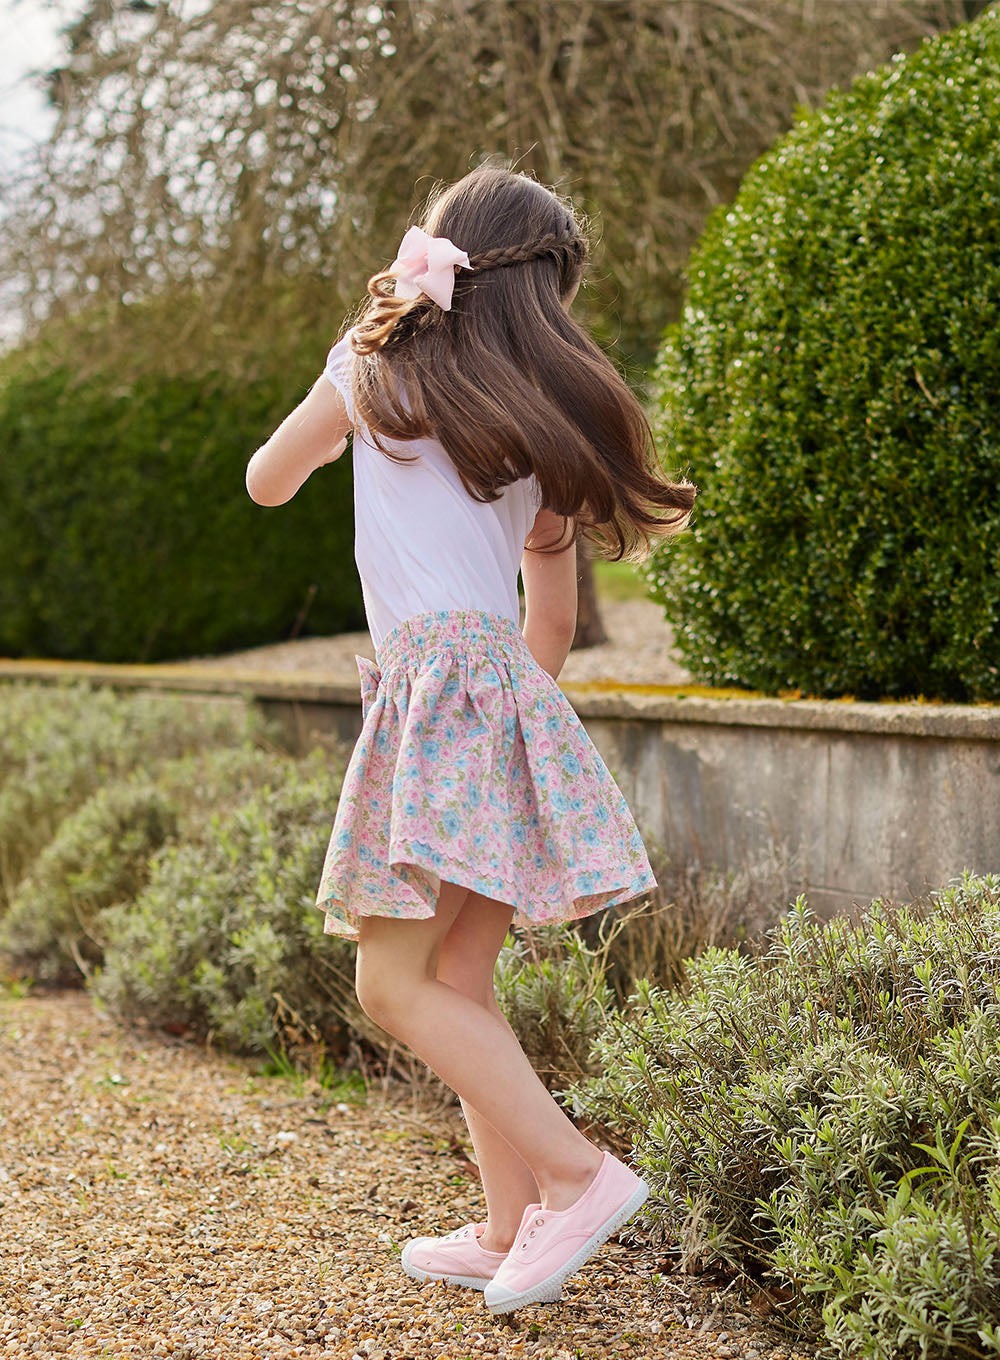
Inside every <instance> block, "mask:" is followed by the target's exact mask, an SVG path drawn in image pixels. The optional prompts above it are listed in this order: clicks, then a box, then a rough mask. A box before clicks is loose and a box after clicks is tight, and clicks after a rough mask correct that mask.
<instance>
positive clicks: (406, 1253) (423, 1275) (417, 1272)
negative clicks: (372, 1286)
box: [399, 1238, 492, 1291]
mask: <svg viewBox="0 0 1000 1360" xmlns="http://www.w3.org/2000/svg"><path fill="white" fill-rule="evenodd" d="M419 1240H420V1239H419V1238H417V1239H414V1240H413V1241H411V1242H407V1244H406V1246H405V1247H404V1248H403V1250H402V1252H401V1254H400V1257H399V1263H400V1265H401V1266H402V1267H403V1269H404V1270H405V1271H406V1273H407V1275H409V1276H411V1277H412V1278H413V1279H414V1280H420V1281H421V1282H423V1281H424V1280H444V1282H445V1284H462V1285H465V1286H466V1288H467V1289H478V1290H480V1291H482V1290H484V1289H485V1288H486V1286H487V1285H488V1284H491V1283H492V1281H491V1280H488V1279H486V1277H485V1276H484V1275H439V1274H437V1272H436V1271H433V1270H421V1269H420V1267H419V1266H415V1265H413V1263H412V1262H411V1260H410V1251H411V1248H413V1247H415V1246H416V1245H417V1242H418V1241H419Z"/></svg>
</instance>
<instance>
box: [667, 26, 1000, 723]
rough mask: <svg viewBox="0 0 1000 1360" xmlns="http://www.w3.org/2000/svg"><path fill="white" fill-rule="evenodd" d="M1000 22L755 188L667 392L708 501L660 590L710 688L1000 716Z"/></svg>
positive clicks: (815, 141) (872, 92) (816, 126)
mask: <svg viewBox="0 0 1000 1360" xmlns="http://www.w3.org/2000/svg"><path fill="white" fill-rule="evenodd" d="M998 307H1000V14H998V13H996V12H990V13H988V14H986V15H984V16H983V17H982V18H981V19H980V20H979V21H977V22H976V23H974V24H971V25H968V26H966V27H964V28H961V29H957V30H955V31H954V32H952V33H949V34H947V35H946V36H944V37H941V38H938V39H935V40H933V41H930V42H927V43H925V44H924V45H923V46H922V47H921V48H920V49H919V50H918V51H916V52H915V53H913V54H912V55H910V56H908V57H905V58H897V59H895V60H894V61H893V62H892V63H891V64H890V65H888V66H886V67H884V68H882V69H881V70H879V71H876V72H875V73H873V74H870V75H867V76H864V77H863V78H861V79H860V80H858V81H857V82H855V84H854V85H853V86H852V87H851V88H850V89H849V90H847V91H846V92H841V93H836V94H834V95H833V96H832V97H831V98H830V99H829V100H828V102H827V103H826V105H825V107H824V108H823V109H821V110H820V111H819V112H816V113H811V114H805V115H803V116H801V117H800V118H799V120H798V122H797V124H796V126H795V127H794V128H793V130H792V131H791V132H790V133H789V134H788V135H787V136H786V137H785V138H784V139H783V140H782V141H781V142H779V143H778V144H777V146H776V147H775V148H774V149H773V150H772V151H771V152H769V153H768V154H767V155H766V156H765V157H763V158H762V159H761V160H760V161H759V162H758V163H757V164H756V165H755V166H754V167H753V169H752V170H751V171H750V173H749V174H748V175H747V177H746V179H745V180H744V183H743V185H742V188H741V190H740V193H739V195H738V196H737V199H736V201H735V203H734V204H733V205H732V207H730V208H728V209H723V210H719V211H718V212H717V213H716V214H715V216H714V217H713V218H712V220H711V221H710V223H709V226H708V229H707V231H706V233H705V235H704V237H703V239H702V242H701V244H700V246H699V247H698V249H697V250H696V252H695V254H694V256H693V258H692V261H691V264H690V267H689V293H688V298H687V303H686V307H685V311H684V315H683V318H682V320H681V322H680V323H679V325H678V326H677V327H676V328H675V329H674V330H673V332H671V333H670V334H669V335H668V337H667V339H666V341H665V344H664V347H663V350H662V352H661V356H660V361H659V364H658V368H657V371H656V374H655V376H654V383H653V393H654V405H655V407H656V414H655V416H654V419H655V422H656V425H657V427H658V434H659V435H660V436H661V439H662V443H663V445H664V447H665V448H666V449H667V450H668V451H669V460H670V463H671V465H674V464H676V463H678V462H679V463H682V464H687V465H688V466H689V468H690V474H691V476H692V479H693V480H694V481H695V482H697V483H698V485H699V487H700V488H701V495H700V498H699V501H698V505H697V508H696V515H695V521H694V524H693V527H692V529H691V532H690V533H688V534H686V535H684V536H683V537H682V539H681V540H678V541H676V542H674V543H672V544H670V546H669V547H667V548H666V549H664V551H662V552H661V553H660V554H659V555H658V556H657V557H656V558H654V560H653V563H652V567H651V580H652V583H653V585H654V589H655V591H656V593H657V595H658V598H659V599H660V600H661V601H662V602H663V604H664V607H665V609H666V612H667V614H668V616H669V618H670V619H671V620H672V621H673V623H674V624H675V628H676V637H677V644H678V646H679V648H680V651H681V653H682V654H683V656H684V658H685V660H686V662H687V664H688V665H689V667H690V668H691V669H692V671H693V672H694V673H695V674H696V675H698V676H699V677H700V678H702V679H703V680H706V681H708V682H710V683H713V684H734V683H735V684H740V685H746V686H751V687H754V688H758V689H764V690H770V691H776V690H783V689H799V690H803V691H806V692H810V693H814V694H821V695H840V694H854V695H856V696H857V697H863V698H874V697H880V696H886V697H888V696H894V697H908V696H915V695H919V694H923V695H925V696H928V697H932V696H933V697H939V698H951V699H957V700H982V699H997V698H1000V406H998V404H997V398H996V394H997V392H998V391H1000V329H998V327H997V313H998Z"/></svg>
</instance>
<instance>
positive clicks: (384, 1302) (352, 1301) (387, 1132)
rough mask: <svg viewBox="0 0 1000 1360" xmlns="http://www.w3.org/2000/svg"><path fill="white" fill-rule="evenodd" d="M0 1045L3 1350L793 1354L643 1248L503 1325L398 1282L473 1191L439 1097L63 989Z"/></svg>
mask: <svg viewBox="0 0 1000 1360" xmlns="http://www.w3.org/2000/svg"><path fill="white" fill-rule="evenodd" d="M0 1052H2V1054H3V1063H2V1065H0V1212H2V1215H3V1233H2V1240H0V1272H2V1273H0V1292H2V1295H3V1308H2V1310H0V1356H2V1357H4V1360H22V1358H23V1357H34V1356H39V1357H45V1360H48V1358H49V1357H54V1356H69V1357H77V1356H80V1357H82V1356H89V1357H100V1360H125V1357H134V1356H142V1357H160V1356H165V1357H174V1360H290V1358H291V1357H297V1356H307V1357H311V1358H312V1360H324V1358H330V1357H360V1358H361V1360H407V1358H408V1357H412V1360H424V1357H432V1356H433V1357H445V1360H468V1357H472V1356H476V1357H479V1356H483V1357H504V1358H505V1360H506V1358H508V1357H509V1358H510V1360H513V1358H514V1357H518V1360H521V1358H522V1357H524V1358H526V1360H576V1358H577V1357H582V1358H583V1360H598V1358H600V1360H618V1358H619V1357H635V1360H645V1357H648V1356H653V1355H655V1356H657V1357H662V1360H679V1358H680V1357H684V1358H685V1360H724V1357H730V1356H731V1357H743V1360H756V1357H760V1360H806V1357H805V1354H804V1353H803V1352H802V1351H799V1350H795V1349H794V1348H791V1347H786V1346H785V1345H783V1344H782V1342H781V1340H780V1336H779V1334H778V1333H776V1332H773V1331H772V1330H771V1329H769V1328H766V1327H764V1326H762V1325H761V1324H760V1323H759V1322H758V1321H757V1319H756V1318H753V1317H752V1316H751V1315H750V1314H740V1313H739V1312H738V1309H737V1307H736V1305H735V1298H734V1296H733V1294H732V1293H730V1294H728V1295H726V1294H725V1292H724V1291H721V1290H719V1289H718V1287H716V1288H714V1289H713V1286H712V1285H711V1284H710V1283H708V1282H705V1281H693V1280H687V1279H686V1278H684V1277H676V1276H674V1277H672V1276H671V1275H670V1274H669V1273H668V1272H669V1264H668V1262H666V1261H665V1260H664V1259H663V1257H662V1255H660V1254H658V1253H656V1252H655V1251H653V1250H651V1249H640V1248H634V1247H633V1248H627V1247H625V1246H623V1245H621V1244H620V1243H616V1242H612V1243H609V1244H608V1246H607V1247H605V1248H604V1250H603V1251H602V1252H601V1253H599V1255H598V1257H597V1258H595V1259H594V1260H592V1261H591V1262H589V1263H588V1265H587V1266H586V1267H585V1269H584V1270H583V1271H582V1272H581V1273H580V1274H579V1275H578V1276H576V1277H575V1278H574V1279H573V1280H572V1281H571V1282H570V1283H569V1284H568V1285H567V1287H566V1291H565V1297H564V1301H563V1302H562V1304H560V1305H556V1306H544V1307H535V1308H529V1309H525V1310H523V1311H522V1312H520V1313H518V1314H516V1315H515V1317H514V1320H513V1321H512V1322H510V1321H505V1320H502V1319H500V1318H497V1319H494V1318H493V1317H492V1316H491V1315H490V1314H489V1313H488V1311H487V1310H486V1309H485V1307H484V1305H483V1303H482V1298H481V1296H480V1295H479V1294H475V1293H473V1292H472V1291H469V1290H463V1289H459V1288H457V1287H451V1286H447V1285H442V1284H434V1283H430V1284H426V1285H423V1286H421V1285H418V1284H417V1283H416V1282H415V1281H413V1280H410V1279H409V1278H408V1277H407V1276H405V1275H404V1274H402V1272H401V1271H400V1270H399V1268H398V1266H397V1264H396V1253H397V1251H398V1247H399V1246H400V1245H401V1244H402V1243H403V1242H404V1241H405V1240H406V1238H407V1237H409V1236H413V1235H416V1234H418V1233H421V1232H437V1231H442V1232H443V1231H449V1230H450V1229H451V1228H453V1227H455V1226H457V1225H458V1224H459V1223H460V1222H463V1221H467V1220H468V1219H469V1218H473V1217H476V1216H477V1214H478V1212H479V1211H480V1209H481V1198H480V1195H479V1188H478V1181H477V1179H476V1175H475V1168H474V1167H473V1166H472V1164H471V1163H470V1161H469V1159H468V1150H467V1146H466V1144H465V1143H464V1142H463V1139H462V1131H463V1129H464V1125H463V1124H462V1123H461V1119H460V1116H459V1114H458V1112H457V1111H456V1110H443V1111H442V1110H441V1109H439V1108H438V1109H429V1110H427V1109H423V1110H422V1109H421V1108H419V1106H418V1105H416V1104H413V1103H400V1098H399V1096H398V1095H397V1096H396V1097H395V1103H391V1104H390V1103H386V1102H384V1101H383V1100H382V1099H381V1097H380V1096H378V1097H372V1098H370V1099H369V1101H368V1103H367V1104H364V1103H357V1101H356V1100H353V1101H352V1100H351V1099H350V1098H348V1099H344V1096H345V1092H344V1091H341V1092H339V1093H338V1092H336V1091H334V1092H331V1091H325V1090H323V1089H321V1088H320V1087H319V1086H317V1085H315V1084H314V1083H311V1082H308V1081H303V1082H299V1083H296V1082H295V1081H294V1080H290V1079H288V1078H273V1077H271V1078H269V1077H264V1076H261V1075H260V1074H259V1068H260V1064H254V1063H252V1062H247V1061H243V1060H240V1059H236V1058H232V1057H228V1056H220V1055H217V1054H214V1053H211V1052H206V1051H205V1050H204V1049H202V1048H199V1047H195V1046H193V1045H190V1044H188V1043H184V1042H181V1041H179V1040H171V1039H170V1038H169V1037H166V1036H161V1035H159V1034H152V1033H145V1032H139V1031H134V1030H124V1029H122V1028H120V1027H119V1026H117V1025H116V1024H113V1023H112V1022H110V1021H109V1020H108V1019H106V1018H105V1017H104V1016H102V1015H101V1014H100V1013H99V1012H98V1011H96V1010H95V1009H94V1008H93V1006H92V1005H91V1003H90V1001H89V999H88V998H87V997H86V996H84V995H82V994H80V993H73V992H70V993H60V994H55V995H50V996H37V997H27V998H21V999H12V998H11V997H9V996H4V997H3V999H2V1000H0Z"/></svg>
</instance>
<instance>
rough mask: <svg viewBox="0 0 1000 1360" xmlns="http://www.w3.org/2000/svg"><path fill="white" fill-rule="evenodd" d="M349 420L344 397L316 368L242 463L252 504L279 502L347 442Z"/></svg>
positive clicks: (340, 452) (334, 459)
mask: <svg viewBox="0 0 1000 1360" xmlns="http://www.w3.org/2000/svg"><path fill="white" fill-rule="evenodd" d="M350 428H351V422H350V419H349V417H348V415H347V408H346V406H345V405H344V398H343V397H342V396H341V395H340V393H339V392H338V391H337V389H336V388H335V387H334V386H333V384H332V383H330V382H328V381H327V379H326V378H325V377H324V376H323V375H322V374H321V375H320V377H319V378H317V379H316V381H315V383H313V385H312V387H311V388H310V390H309V392H308V394H307V395H306V397H305V398H304V399H303V400H302V401H301V402H300V403H299V404H298V406H296V408H295V410H294V411H293V412H292V413H291V415H288V416H286V417H285V419H284V420H283V421H282V422H281V424H280V425H279V426H278V428H277V429H276V430H275V432H274V434H272V435H271V438H270V439H269V440H268V441H267V443H266V444H263V445H262V446H261V447H260V448H259V449H258V450H257V452H256V453H255V454H254V455H253V457H252V458H251V459H250V462H249V463H248V464H247V471H246V484H247V491H248V492H249V493H250V498H251V500H254V501H256V502H257V504H258V505H284V504H285V502H286V501H290V500H291V499H292V497H293V496H294V495H295V493H296V491H298V489H299V487H300V486H302V484H303V483H304V482H305V481H306V479H307V478H308V477H309V476H310V475H311V474H312V473H313V472H315V471H316V469H317V468H319V467H323V466H324V465H325V464H326V463H333V462H335V461H336V460H337V459H338V458H339V457H340V455H341V454H342V453H343V452H344V449H345V448H346V447H347V433H348V431H349V430H350Z"/></svg>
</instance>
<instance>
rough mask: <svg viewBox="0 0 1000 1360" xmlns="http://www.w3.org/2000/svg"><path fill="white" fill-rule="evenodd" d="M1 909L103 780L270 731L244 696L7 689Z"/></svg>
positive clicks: (0, 746) (0, 718)
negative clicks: (34, 861)
mask: <svg viewBox="0 0 1000 1360" xmlns="http://www.w3.org/2000/svg"><path fill="white" fill-rule="evenodd" d="M0 696H2V700H3V702H2V703H0V910H2V908H3V907H4V906H5V905H7V903H9V901H10V898H11V896H12V895H13V893H14V891H15V889H16V887H17V884H18V882H19V880H20V878H21V876H22V874H23V873H24V871H25V870H26V868H27V867H28V865H29V864H30V863H31V861H32V859H33V858H34V857H35V855H37V854H38V852H39V851H40V850H41V849H42V847H43V846H44V845H46V844H47V843H48V841H50V840H51V839H52V837H53V836H54V835H55V832H56V829H57V828H58V826H59V824H60V822H61V821H62V820H63V818H64V817H65V816H66V815H67V814H68V813H70V812H71V811H72V810H73V809H74V808H76V807H79V806H80V804H81V803H83V802H84V801H85V800H86V799H87V798H88V797H89V796H90V795H91V794H92V793H93V792H94V791H95V790H96V789H98V788H100V787H101V786H103V785H104V784H106V783H108V782H110V781H113V780H115V779H117V778H119V777H120V776H122V775H125V774H128V773H131V772H132V771H134V770H136V769H138V768H145V767H148V766H149V765H151V764H155V763H156V762H158V761H162V760H168V759H170V758H172V757H176V756H179V755H181V754H183V753H184V752H186V751H196V750H199V749H201V748H204V747H207V746H212V745H218V744H220V743H226V744H232V745H240V744H242V745H247V744H248V743H250V742H251V741H254V740H258V739H261V738H262V737H263V736H264V734H265V732H266V731H267V730H268V729H267V727H266V725H265V724H264V723H263V721H262V720H261V718H260V717H259V716H258V714H257V713H256V710H255V709H254V708H253V707H252V705H249V704H247V703H244V702H243V701H242V700H234V699H228V698H225V699H214V698H213V699H205V698H189V697H181V696H176V695H164V694H153V693H135V694H116V693H115V692H114V691H113V690H110V689H105V688H103V687H95V686H90V685H86V684H72V685H60V686H56V687H53V686H48V685H40V684H20V683H12V684H5V685H3V687H2V688H0Z"/></svg>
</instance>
